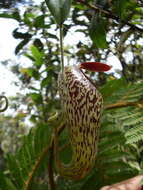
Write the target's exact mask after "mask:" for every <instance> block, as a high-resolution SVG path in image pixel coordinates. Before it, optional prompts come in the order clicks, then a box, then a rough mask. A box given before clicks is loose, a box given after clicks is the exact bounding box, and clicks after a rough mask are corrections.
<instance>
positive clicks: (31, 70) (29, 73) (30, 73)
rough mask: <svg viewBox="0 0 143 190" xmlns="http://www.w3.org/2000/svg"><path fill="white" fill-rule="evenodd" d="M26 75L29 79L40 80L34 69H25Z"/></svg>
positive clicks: (37, 72)
mask: <svg viewBox="0 0 143 190" xmlns="http://www.w3.org/2000/svg"><path fill="white" fill-rule="evenodd" d="M26 73H27V74H28V75H29V76H30V77H33V78H35V79H36V80H39V78H40V74H39V71H38V70H36V69H34V68H27V69H26Z"/></svg>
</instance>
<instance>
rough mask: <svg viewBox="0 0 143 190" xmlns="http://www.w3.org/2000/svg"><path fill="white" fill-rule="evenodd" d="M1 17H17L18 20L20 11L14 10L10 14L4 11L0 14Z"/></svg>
mask: <svg viewBox="0 0 143 190" xmlns="http://www.w3.org/2000/svg"><path fill="white" fill-rule="evenodd" d="M0 17H1V18H10V19H15V20H17V21H20V20H21V18H20V14H19V12H18V11H15V12H13V13H12V14H8V13H2V14H0Z"/></svg>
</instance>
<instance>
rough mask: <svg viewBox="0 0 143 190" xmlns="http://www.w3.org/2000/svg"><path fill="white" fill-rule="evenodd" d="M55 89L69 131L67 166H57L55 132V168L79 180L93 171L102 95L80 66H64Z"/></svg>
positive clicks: (61, 164)
mask: <svg viewBox="0 0 143 190" xmlns="http://www.w3.org/2000/svg"><path fill="white" fill-rule="evenodd" d="M93 65H94V67H93V68H95V66H96V63H94V64H93V62H92V66H93ZM97 65H98V66H99V67H100V68H99V70H100V71H104V70H107V67H105V64H104V65H103V64H99V63H98V64H97ZM86 69H90V70H91V67H90V63H88V64H87V65H86ZM92 70H93V69H92ZM108 70H109V69H108ZM58 87H59V94H60V98H61V105H62V111H63V115H64V116H63V117H64V122H65V125H66V127H67V128H68V130H69V138H70V144H71V148H72V160H71V162H70V163H69V164H68V165H65V164H64V163H61V161H60V158H59V148H58V135H57V130H56V129H55V146H54V148H55V150H54V152H55V164H56V168H57V171H58V173H59V174H60V175H61V176H64V177H66V178H69V179H82V178H83V177H85V176H86V175H87V174H88V173H89V172H90V171H91V169H92V168H93V166H94V162H95V158H96V154H97V143H98V137H99V127H100V118H101V113H102V107H103V100H102V95H101V94H100V92H99V91H98V90H97V88H96V86H95V85H94V84H93V82H92V81H91V80H89V78H88V77H86V75H85V74H84V73H83V71H82V70H81V69H80V66H68V67H64V70H63V73H60V74H59V79H58Z"/></svg>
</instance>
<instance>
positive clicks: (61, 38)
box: [59, 24, 64, 73]
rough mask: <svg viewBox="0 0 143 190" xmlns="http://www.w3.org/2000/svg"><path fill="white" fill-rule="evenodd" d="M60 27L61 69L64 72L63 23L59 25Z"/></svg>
mask: <svg viewBox="0 0 143 190" xmlns="http://www.w3.org/2000/svg"><path fill="white" fill-rule="evenodd" d="M59 28H60V53H61V70H62V73H63V72H64V50H63V25H62V24H61V25H60V26H59Z"/></svg>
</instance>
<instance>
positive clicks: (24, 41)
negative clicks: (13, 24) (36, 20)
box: [15, 38, 30, 54]
mask: <svg viewBox="0 0 143 190" xmlns="http://www.w3.org/2000/svg"><path fill="white" fill-rule="evenodd" d="M29 40H30V39H29V38H28V39H24V40H22V41H21V42H20V43H19V44H18V45H17V46H16V48H15V54H18V53H19V51H20V50H21V49H22V48H23V47H24V46H25V45H26V44H27V43H28V42H29Z"/></svg>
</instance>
